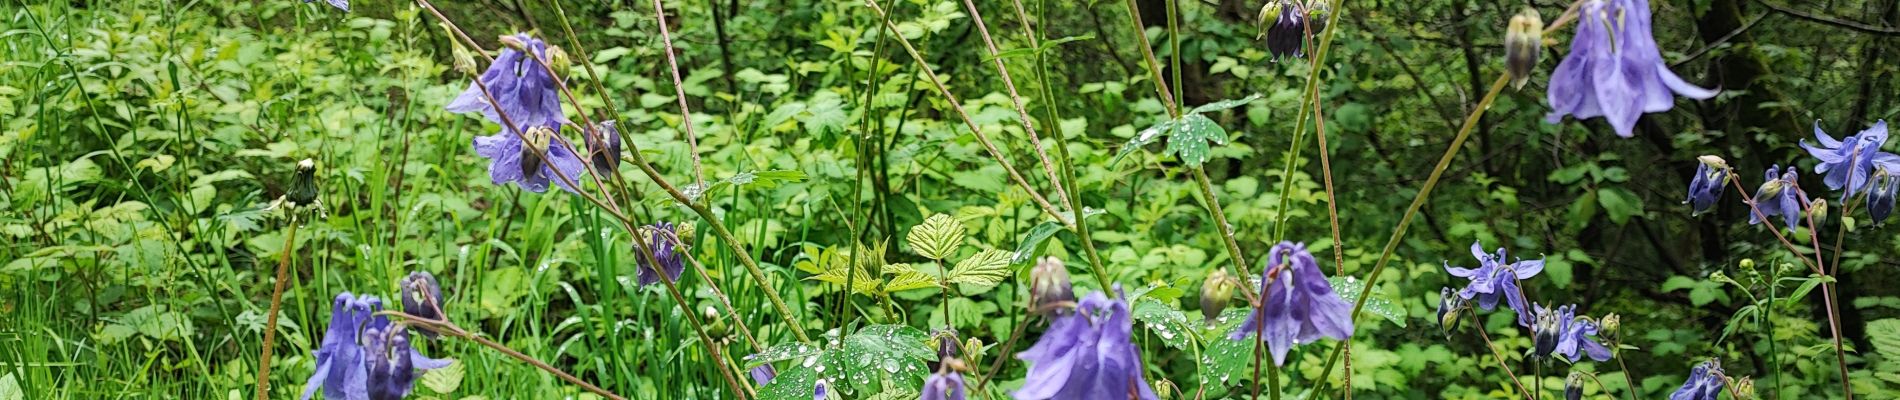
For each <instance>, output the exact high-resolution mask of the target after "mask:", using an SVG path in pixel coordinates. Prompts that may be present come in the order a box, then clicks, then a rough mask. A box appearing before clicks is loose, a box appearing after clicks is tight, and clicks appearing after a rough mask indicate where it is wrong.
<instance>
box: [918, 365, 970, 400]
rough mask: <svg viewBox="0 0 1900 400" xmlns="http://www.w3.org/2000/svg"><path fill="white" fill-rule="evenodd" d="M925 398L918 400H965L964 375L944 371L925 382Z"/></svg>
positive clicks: (931, 375)
mask: <svg viewBox="0 0 1900 400" xmlns="http://www.w3.org/2000/svg"><path fill="white" fill-rule="evenodd" d="M922 392H923V396H920V397H918V400H964V394H963V374H959V373H957V372H956V371H944V372H941V373H935V374H930V378H929V379H925V380H924V388H923V390H922Z"/></svg>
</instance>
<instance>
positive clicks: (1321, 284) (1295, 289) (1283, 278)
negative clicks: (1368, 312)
mask: <svg viewBox="0 0 1900 400" xmlns="http://www.w3.org/2000/svg"><path fill="white" fill-rule="evenodd" d="M1271 251H1272V253H1271V254H1270V255H1269V256H1268V258H1267V265H1268V267H1267V269H1266V271H1262V276H1261V278H1260V279H1261V282H1260V293H1261V295H1262V296H1264V298H1265V300H1264V301H1262V302H1261V306H1260V308H1257V309H1254V310H1253V312H1252V313H1249V314H1248V315H1247V320H1246V321H1245V322H1242V323H1241V324H1240V327H1239V328H1237V329H1236V330H1235V331H1234V333H1233V334H1231V335H1229V336H1228V338H1230V339H1235V340H1238V339H1244V338H1246V337H1247V335H1252V334H1255V333H1259V335H1260V340H1261V341H1264V342H1266V344H1267V348H1268V349H1269V350H1271V351H1272V353H1273V364H1274V365H1286V353H1287V351H1288V350H1292V348H1293V345H1296V344H1300V343H1311V342H1314V341H1317V340H1319V338H1321V337H1330V338H1333V339H1340V340H1345V339H1346V338H1348V337H1351V336H1352V303H1349V302H1346V300H1345V299H1341V298H1339V294H1338V293H1333V286H1332V283H1331V282H1328V281H1326V274H1325V272H1323V271H1321V270H1320V268H1319V262H1317V261H1314V260H1313V254H1312V253H1308V252H1307V251H1306V244H1305V243H1292V242H1280V244H1276V245H1273V250H1271ZM1276 266H1277V267H1278V269H1277V270H1278V271H1279V272H1278V274H1277V275H1271V276H1269V275H1266V273H1268V272H1272V271H1275V270H1276V269H1275V267H1276Z"/></svg>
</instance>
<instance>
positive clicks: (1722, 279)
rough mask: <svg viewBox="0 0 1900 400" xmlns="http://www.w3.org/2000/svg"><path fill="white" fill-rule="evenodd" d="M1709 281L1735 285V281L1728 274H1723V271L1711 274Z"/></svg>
mask: <svg viewBox="0 0 1900 400" xmlns="http://www.w3.org/2000/svg"><path fill="white" fill-rule="evenodd" d="M1709 281H1710V282H1715V283H1723V284H1728V283H1735V279H1732V278H1729V277H1728V274H1726V273H1722V271H1715V272H1714V273H1711V274H1709Z"/></svg>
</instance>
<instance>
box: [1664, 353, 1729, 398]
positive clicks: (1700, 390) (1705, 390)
mask: <svg viewBox="0 0 1900 400" xmlns="http://www.w3.org/2000/svg"><path fill="white" fill-rule="evenodd" d="M1724 384H1726V382H1724V381H1723V380H1722V364H1721V362H1719V361H1716V360H1709V361H1703V362H1702V363H1701V364H1696V366H1695V369H1692V370H1690V371H1689V380H1688V381H1686V382H1683V383H1682V387H1681V388H1677V389H1676V392H1675V393H1670V394H1669V400H1715V398H1716V397H1718V396H1721V395H1722V385H1724Z"/></svg>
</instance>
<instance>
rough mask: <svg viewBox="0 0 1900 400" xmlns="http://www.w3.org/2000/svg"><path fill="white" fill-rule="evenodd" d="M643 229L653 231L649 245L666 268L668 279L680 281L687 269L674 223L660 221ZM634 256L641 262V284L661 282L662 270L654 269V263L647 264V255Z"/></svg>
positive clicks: (662, 267) (654, 257) (656, 258)
mask: <svg viewBox="0 0 1900 400" xmlns="http://www.w3.org/2000/svg"><path fill="white" fill-rule="evenodd" d="M642 230H644V231H648V232H651V235H652V236H650V237H648V239H647V247H648V248H651V249H653V259H654V260H656V261H659V262H660V268H661V269H664V270H666V280H667V281H678V280H679V279H680V273H681V272H685V271H686V264H685V262H684V260H682V259H680V254H679V250H680V249H679V247H678V246H679V236H678V235H676V234H674V233H673V224H672V223H667V222H659V223H655V224H653V225H647V226H646V229H642ZM634 250H635V251H638V250H639V249H634ZM633 258H634V260H635V261H638V262H639V263H640V272H639V278H640V279H639V280H640V286H646V285H651V284H655V283H660V271H657V270H655V269H653V265H652V264H647V258H646V256H642V255H638V254H635V255H634V257H633Z"/></svg>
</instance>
